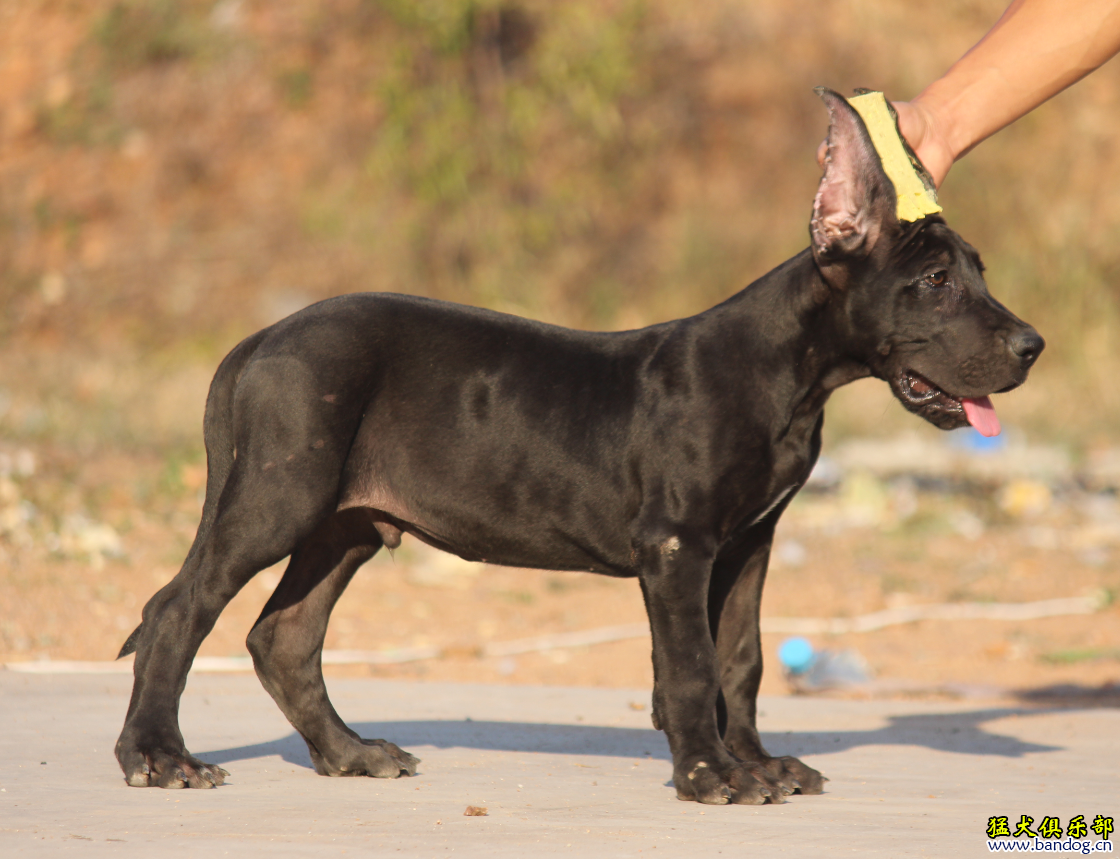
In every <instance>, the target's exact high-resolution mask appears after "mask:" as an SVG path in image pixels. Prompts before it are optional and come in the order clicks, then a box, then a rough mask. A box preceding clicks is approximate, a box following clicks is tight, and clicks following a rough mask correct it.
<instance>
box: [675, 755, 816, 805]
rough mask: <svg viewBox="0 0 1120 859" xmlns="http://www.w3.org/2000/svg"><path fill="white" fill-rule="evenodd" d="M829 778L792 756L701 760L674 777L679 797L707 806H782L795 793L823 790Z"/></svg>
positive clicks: (813, 792)
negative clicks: (720, 762)
mask: <svg viewBox="0 0 1120 859" xmlns="http://www.w3.org/2000/svg"><path fill="white" fill-rule="evenodd" d="M826 781H828V779H826V778H825V777H824V776H822V775H821V774H820V773H819V772H817V771H816V770H815V769H813V768H812V767H808V766H806V765H805V764H803V763H801V761H799V760H798V759H797V758H793V757H781V758H769V759H767V760H766V761H764V762H751V761H740V762H736V763H734V764H731V765H725V766H723V767H714V766H711V765H709V763H708V762H707V761H698V762H696V763H695V764H693V765H692V766H691V767H685V768H684V771H683V773H675V774H674V776H673V783H674V784H675V786H676V788H677V798H678V799H682V800H686V801H690V802H702V803H705V804H707V805H726V804H728V803H733V804H735V805H762V804H764V803H771V804H774V805H780V804H781V803H783V802H785V801H786V797H787V796H790V795H791V794H794V793H805V794H817V793H823V792H824V783H825V782H826Z"/></svg>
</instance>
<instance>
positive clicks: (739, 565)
mask: <svg viewBox="0 0 1120 859" xmlns="http://www.w3.org/2000/svg"><path fill="white" fill-rule="evenodd" d="M776 521H777V518H776V517H774V518H772V519H770V520H769V521H767V522H764V523H761V524H759V525H756V526H755V527H754V528H752V529H750V531H748V532H747V533H746V534H745V535H744V536H743V538H742V539H741V540H740V541H739V542H738V543H737V544H736V545H735V546H733V547H732V548H731V549H729V550H728V551H727V552H725V553H723V554H721V555H720V556H719V557H718V558H717V559H716V562H715V564H714V565H713V568H712V579H711V583H710V586H709V588H708V621H709V624H710V626H711V629H712V634H713V636H714V637H715V642H716V656H717V659H718V661H719V670H720V688H721V692H720V695H719V700H718V706H717V710H716V712H717V719H718V722H719V730H720V733H721V735H722V736H723V741H724V744H725V745H726V746H727V748H728V750H729V751H730V752H731V753H732V754H734V755H735V756H736V757H737V758H739V760H741V761H743V763H744V764H745V765H747V766H748V767H749V768H750V769H751V771H752V772H754V774H755V776H756V777H757V778H758V779H759V780H760V781H762V782H763V783H764V784H766V786H767V787H768V788H769V790H770V802H784V797H786V796H788V795H789V794H791V793H794V792H799V793H807V794H817V793H822V792H823V791H824V782H826V781H827V780H828V779H826V778H825V777H824V776H822V775H821V774H820V773H819V772H817V770H815V769H813V768H812V767H809V766H806V765H805V764H803V763H802V762H801V761H799V760H798V759H797V758H795V757H790V756H788V755H786V756H783V757H771V756H770V755H769V754H768V753H767V752H766V749H764V748H763V747H762V741H761V739H760V738H759V735H758V728H757V726H756V725H755V716H756V714H757V710H758V706H757V702H758V687H759V684H760V683H761V681H762V640H761V637H760V635H759V608H760V606H761V603H762V586H763V584H764V583H765V581H766V568H767V565H768V562H769V558H770V545H771V542H772V541H773V537H774V524H775V522H776Z"/></svg>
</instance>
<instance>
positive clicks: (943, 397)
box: [898, 370, 1000, 437]
mask: <svg viewBox="0 0 1120 859" xmlns="http://www.w3.org/2000/svg"><path fill="white" fill-rule="evenodd" d="M898 392H899V395H900V399H902V401H903V402H904V403H905V404H906V406H907V408H909V409H910V410H911V411H915V412H918V413H919V414H920V415H922V417H924V418H925V419H926V420H928V421H930V422H931V423H934V424H937V425H938V426H942V427H945V428H947V429H948V428H950V427H951V426H963V425H964V421H967V422H968V423H970V424H972V426H973V428H974V429H975V430H976V431H977V432H978V433H980V434H981V435H983V436H988V437H991V436H994V435H999V431H1000V425H999V416H998V415H996V410H995V406H993V405H992V400H991V397H954V396H953V395H952V394H949V393H947V392H945V391H943V390H941V388H939V387H937V385H935V384H933V382H931V381H930V380H929V379H927V378H925V377H924V376H921V375H919V374H918V373H915V372H914V371H913V370H906V371H905V372H903V374H902V376H901V378H900V379H899V384H898ZM962 419H963V420H962Z"/></svg>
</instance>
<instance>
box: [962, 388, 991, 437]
mask: <svg viewBox="0 0 1120 859" xmlns="http://www.w3.org/2000/svg"><path fill="white" fill-rule="evenodd" d="M961 405H962V406H964V416H965V417H966V418H968V422H969V423H970V424H972V426H973V427H974V428H975V429H976V431H977V432H978V433H980V435H983V436H987V437H988V438H991V437H992V436H994V435H999V429H1000V427H999V416H998V415H997V414H996V407H995V406H993V405H992V398H991V397H980V399H978V400H974V399H973V398H972V397H961Z"/></svg>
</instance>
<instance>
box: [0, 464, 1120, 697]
mask: <svg viewBox="0 0 1120 859" xmlns="http://www.w3.org/2000/svg"><path fill="white" fill-rule="evenodd" d="M0 475H2V476H0V662H15V661H25V660H34V659H44V658H49V659H55V660H59V659H83V660H109V659H112V658H113V657H114V656H115V655H116V652H117V650H118V648H119V647H120V645H121V643H122V642H123V640H124V639H125V637H126V636H127V634H128V632H129V631H131V630H132V629H133V627H134V626H135V625H136V624H137V623H138V622H139V619H140V611H141V608H142V606H143V604H144V602H145V601H146V600H147V599H148V598H149V597H150V596H151V595H152V594H153V593H154V592H155V591H156V590H157V589H158V588H159V587H160V586H161V585H162V584H163V583H165V582H166V581H168V580H169V579H170V578H171V577H172V576H173V575H174V574H175V572H176V571H177V569H178V565H179V563H180V562H181V559H182V557H183V556H184V554H185V552H186V549H187V547H188V546H189V544H190V540H191V539H192V537H193V533H194V528H195V526H196V524H197V516H198V512H199V509H200V494H201V489H202V483H203V480H204V469H203V466H202V464H201V463H200V462H198V461H190V460H189V459H188V460H183V461H180V460H176V459H174V458H172V459H170V460H166V459H161V458H160V457H157V456H156V455H154V454H152V455H148V454H143V453H137V454H134V455H133V454H123V453H121V454H116V455H109V456H98V457H82V456H79V455H78V454H75V453H74V452H72V451H60V450H53V451H52V450H49V449H42V450H28V449H20V450H7V451H6V452H5V451H3V450H0ZM1031 491H1032V490H1031V487H1030V485H1027V486H1026V487H1025V488H1024V487H1022V486H1020V487H1019V489H1018V495H1015V494H1014V493H1012V494H1011V495H1010V496H1009V494H1008V490H1007V488H1006V487H1004V488H1003V489H999V488H993V489H991V491H988V492H985V491H984V490H983V489H978V488H976V487H973V488H972V491H970V492H968V493H963V492H959V491H952V490H947V489H945V488H944V487H942V488H940V489H939V490H938V491H926V490H923V489H921V488H920V487H918V488H916V486H915V484H913V482H912V481H894V482H884V481H876V480H875V479H874V478H871V477H869V476H867V475H854V476H851V477H849V478H847V479H845V481H844V482H843V483H841V485H840V486H839V487H836V488H833V489H830V490H828V491H821V490H815V491H806V492H804V493H802V495H801V496H800V497H799V498H798V499H797V500H796V501H795V503H794V504H793V505H792V506H791V508H790V510H789V511H788V512H787V514H786V516H785V517H784V519H783V521H782V523H781V525H780V527H779V531H778V536H777V539H776V541H775V550H774V557H773V560H772V564H771V570H770V575H769V581H768V583H767V587H766V592H765V599H764V602H763V615H764V617H848V616H853V615H858V614H863V613H867V612H873V611H878V610H881V609H884V608H888V607H895V606H901V605H911V604H920V603H940V602H991V601H995V602H1022V601H1030V600H1041V599H1050V598H1055V597H1066V596H1080V595H1086V594H1093V593H1097V594H1102V595H1103V598H1104V599H1105V600H1106V601H1107V600H1109V599H1110V595H1111V594H1113V593H1116V592H1117V591H1118V589H1120V572H1118V570H1117V566H1116V564H1115V563H1114V562H1113V557H1112V550H1111V542H1110V541H1112V540H1114V539H1115V535H1116V529H1115V528H1114V527H1113V526H1114V525H1115V513H1116V511H1115V502H1114V499H1113V498H1112V496H1110V495H1097V496H1093V495H1087V494H1085V493H1080V494H1079V493H1078V492H1076V491H1073V490H1071V491H1069V492H1067V493H1066V494H1065V495H1062V494H1061V493H1056V494H1047V493H1049V490H1046V489H1045V488H1042V489H1039V488H1038V487H1035V490H1034V491H1035V492H1036V494H1037V493H1040V492H1041V493H1043V495H1042V496H1040V497H1036V498H1033V500H1032V497H1031V495H1030V493H1031ZM1023 498H1026V501H1024V500H1023ZM1102 510H1103V513H1102ZM1102 517H1103V521H1105V522H1106V524H1107V523H1112V525H1109V526H1108V527H1103V526H1102V525H1101V522H1102ZM1109 517H1112V518H1109ZM1110 528H1112V530H1109V529H1110ZM1102 534H1103V535H1104V537H1102V536H1101V535H1102ZM1094 535H1095V536H1094ZM282 569H283V568H282V566H278V567H276V568H273V569H270V570H266V571H264V572H262V573H261V574H259V575H258V576H257V578H256V579H254V580H253V581H252V582H251V583H250V584H249V585H248V586H247V587H246V588H245V590H244V591H243V592H242V593H241V594H240V595H239V596H238V597H237V598H236V599H235V600H234V601H233V603H232V604H231V605H230V606H229V607H228V608H227V609H226V611H225V613H224V614H223V615H222V617H221V619H220V620H219V622H218V625H217V627H216V628H215V630H214V631H213V632H212V634H211V635H210V636H209V637H208V638H207V640H206V642H205V643H204V644H203V647H202V650H201V654H202V655H207V656H232V655H244V654H245V652H246V651H245V646H244V639H245V635H246V633H247V632H248V630H249V629H250V627H251V625H252V622H253V620H254V619H255V618H256V616H257V614H258V613H259V611H260V609H261V608H262V606H263V605H264V603H265V601H266V599H267V597H268V595H269V594H270V593H271V590H272V589H273V588H274V587H275V585H276V583H277V582H278V581H279V578H280V575H281V573H282ZM644 619H645V615H644V609H643V606H642V601H641V595H640V593H639V590H638V587H637V584H636V582H634V581H628V580H614V579H609V578H606V577H602V576H595V575H590V574H580V573H554V572H542V571H535V570H517V569H507V568H500V567H491V566H485V565H480V564H468V563H466V562H462V561H459V560H458V559H456V558H453V557H451V556H448V555H444V554H442V553H439V552H436V551H434V550H431V549H429V548H428V547H426V546H423V545H422V544H419V543H418V542H417V541H415V540H414V539H412V538H410V537H407V536H406V537H405V542H404V544H403V545H402V546H401V548H400V549H398V550H397V551H396V552H395V553H394V554H393V555H390V554H389V553H388V552H385V551H383V552H382V553H381V554H379V555H378V556H377V557H376V558H374V560H373V561H371V562H370V563H369V564H367V565H366V566H365V567H364V568H363V569H362V570H361V571H360V572H359V574H358V575H357V576H356V577H355V580H354V582H353V583H352V584H351V586H350V588H349V590H348V591H347V593H346V594H345V595H344V596H343V598H342V600H341V601H340V603H339V605H338V606H337V608H336V610H335V612H334V616H333V619H332V622H331V627H330V631H329V633H328V636H327V644H326V646H327V648H329V649H345V650H389V649H395V648H401V647H424V646H435V647H438V648H440V649H441V650H442V656H440V657H439V658H435V659H428V660H422V661H417V662H410V663H403V664H398V665H378V666H365V665H361V666H346V667H331V668H329V669H328V671H329V672H333V673H335V674H346V675H350V676H376V677H396V678H411V679H419V680H457V681H479V682H497V683H521V684H555V685H580V686H583V685H590V686H613V687H634V688H649V687H650V686H651V683H652V671H651V668H650V659H649V641H648V639H643V638H639V639H631V640H626V641H618V642H612V643H605V644H597V645H589V646H583V647H571V648H562V649H554V650H551V651H548V652H543V653H530V654H525V655H519V656H516V657H501V658H497V657H485V656H483V655H480V654H481V649H482V647H483V645H485V644H486V643H488V642H505V641H511V640H517V639H525V638H530V637H534V636H539V635H545V634H549V633H558V632H570V631H581V630H589V629H596V628H600V627H607V626H616V625H622V624H640V623H642V622H644ZM1118 620H1120V607H1118V605H1117V603H1116V602H1115V601H1112V602H1109V604H1108V605H1106V606H1105V607H1104V608H1102V609H1101V610H1100V611H1098V612H1097V613H1096V614H1093V615H1090V616H1071V617H1053V618H1044V619H1038V620H1030V621H1022V622H1005V621H966V620H958V621H923V622H919V623H911V624H906V625H900V626H893V627H888V628H885V629H882V630H880V631H876V632H869V633H859V634H856V633H853V634H846V635H836V636H828V635H822V636H815V637H812V639H813V643H814V645H815V646H816V647H818V648H821V647H828V648H838V649H845V648H854V649H856V650H858V651H859V652H860V653H861V654H862V655H863V657H865V659H866V660H867V662H868V664H869V665H870V667H871V669H872V670H873V672H874V675H875V678H876V679H877V681H879V684H880V686H881V687H885V688H893V689H895V690H896V694H907V695H918V694H939V695H944V694H952V692H951V691H947V690H946V686H952V685H953V684H963V685H964V686H966V687H974V688H975V687H984V688H987V689H991V687H998V688H1000V689H1010V690H1020V691H1022V692H1024V693H1029V694H1055V693H1058V694H1067V695H1085V694H1114V693H1115V692H1116V691H1117V689H1116V687H1117V686H1118V685H1120V646H1118V636H1117V629H1118V624H1117V621H1118ZM784 638H785V636H781V635H766V636H764V642H763V643H764V647H765V654H766V659H767V663H768V668H767V671H766V674H765V678H764V680H763V692H764V693H766V694H781V693H785V692H786V691H788V689H787V686H786V683H785V681H784V679H783V677H782V675H781V672H780V670H779V669H778V668H777V660H776V651H777V648H778V646H779V644H780V643H781V641H782V640H783V639H784ZM1032 690H1033V691H1032ZM1039 690H1043V691H1042V692H1040V691H1039ZM884 694H885V693H884ZM641 703H642V702H636V704H635V705H636V706H638V705H640V704H641Z"/></svg>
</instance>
